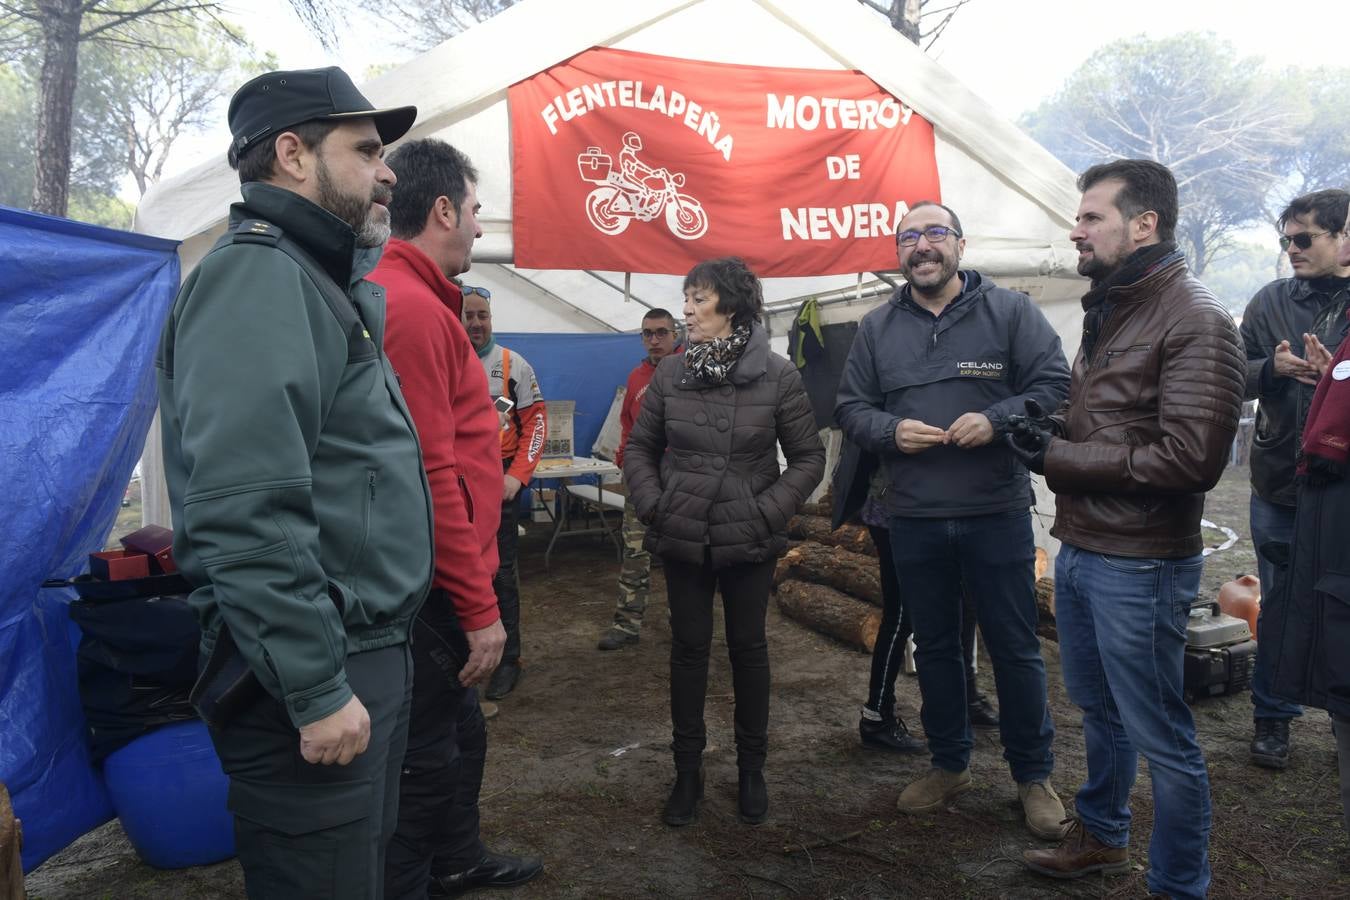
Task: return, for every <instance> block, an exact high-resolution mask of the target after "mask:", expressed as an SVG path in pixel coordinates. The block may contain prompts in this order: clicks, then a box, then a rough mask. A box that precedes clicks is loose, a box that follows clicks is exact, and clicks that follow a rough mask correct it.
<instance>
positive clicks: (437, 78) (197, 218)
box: [136, 0, 1083, 516]
mask: <svg viewBox="0 0 1350 900" xmlns="http://www.w3.org/2000/svg"><path fill="white" fill-rule="evenodd" d="M594 46H602V47H613V48H618V49H625V50H635V51H641V52H645V53H654V54H660V55H665V56H675V57H682V58H688V59H699V60H707V61H712V62H726V63H739V64H743V65H759V66H782V67H792V68H819V69H834V70H839V69H857V70H860V71H861V72H863V73H864V74H866V75H867V76H869V77H870V78H871V79H872V80H873V81H875V82H876V83H877V84H878V85H880V86H881V87H882V88H883V89H885V90H886V91H888V92H890V93H891V94H893V95H894V96H896V97H897V98H899V99H901V100H903V101H904V102H905V103H906V104H908V105H909V106H911V107H912V108H913V109H914V110H915V111H916V112H918V113H919V114H920V115H922V116H923V117H925V118H926V119H928V120H929V121H930V122H932V123H933V126H934V131H935V135H936V153H937V163H938V171H939V174H940V177H941V182H942V193H943V200H944V202H946V203H947V204H948V205H949V206H951V207H952V208H954V209H955V210H956V211H957V212H958V214H959V215H960V216H961V219H962V224H963V226H964V229H965V233H966V236H967V251H966V257H965V265H966V266H967V267H970V268H976V269H979V270H980V271H982V272H984V273H985V274H987V275H989V276H991V277H993V278H994V279H995V280H996V281H997V282H998V283H1000V284H1002V285H1004V286H1008V287H1014V288H1016V289H1019V290H1023V291H1026V292H1027V293H1028V294H1030V295H1031V296H1032V297H1033V298H1035V299H1036V300H1037V301H1038V302H1039V303H1041V304H1042V306H1043V308H1044V309H1045V311H1046V313H1047V315H1048V316H1049V317H1050V319H1051V321H1052V322H1053V323H1054V324H1055V326H1056V327H1057V328H1058V329H1059V331H1060V333H1061V334H1062V335H1063V336H1064V339H1065V351H1066V353H1070V354H1072V353H1073V352H1075V351H1076V349H1077V335H1078V322H1079V320H1080V317H1081V311H1080V310H1079V308H1078V305H1077V298H1078V297H1079V295H1081V293H1082V290H1083V283H1082V280H1081V279H1080V278H1078V276H1077V275H1076V273H1075V272H1074V268H1073V261H1074V256H1075V255H1074V253H1073V250H1072V247H1071V245H1070V244H1069V243H1068V240H1067V234H1068V231H1069V229H1070V227H1071V226H1072V222H1073V213H1074V210H1075V208H1076V206H1077V202H1078V194H1077V192H1076V190H1075V189H1074V179H1073V175H1072V173H1071V172H1070V171H1069V170H1068V169H1067V168H1065V167H1064V165H1063V164H1061V163H1060V162H1059V161H1058V160H1056V159H1055V158H1054V157H1052V156H1051V155H1050V154H1049V153H1048V152H1047V151H1045V150H1044V149H1043V148H1042V147H1040V146H1039V145H1038V144H1036V143H1035V142H1034V141H1033V140H1032V139H1031V138H1030V137H1028V136H1027V135H1026V134H1024V133H1023V132H1021V131H1020V130H1019V129H1017V128H1016V127H1015V126H1014V125H1012V124H1011V123H1009V122H1008V121H1006V120H1005V119H1003V118H1002V117H1001V116H1000V115H999V114H998V113H997V112H996V111H995V110H994V109H993V108H992V107H990V106H989V105H988V104H987V103H986V102H984V101H983V100H981V99H980V98H978V97H976V96H975V95H974V94H972V93H971V92H970V91H969V90H967V89H966V88H965V87H963V86H962V85H961V83H960V82H959V81H958V80H957V79H956V78H955V77H954V76H953V75H952V74H951V73H950V72H948V71H946V70H945V69H943V68H942V66H940V65H939V64H938V63H936V62H934V61H933V60H931V59H929V58H928V57H927V56H925V55H924V54H923V53H922V52H921V51H920V50H919V49H918V48H917V47H915V46H914V45H913V44H911V43H910V42H909V41H907V40H905V39H904V38H903V37H902V36H901V35H900V34H898V33H897V32H895V31H894V30H893V29H891V28H889V27H887V24H886V23H885V22H884V21H883V20H881V19H880V18H878V17H877V16H876V15H875V14H874V13H872V12H870V11H869V10H867V9H866V8H864V7H863V6H862V5H861V4H859V3H857V2H856V0H625V2H623V3H615V2H612V0H526V2H523V3H520V4H518V5H516V6H514V7H511V8H510V9H508V10H506V11H505V12H503V13H501V14H500V15H498V16H495V17H494V18H492V19H490V20H489V21H487V22H485V23H483V24H481V25H478V26H475V27H474V28H472V29H470V30H469V31H466V32H464V33H462V34H460V35H458V36H457V37H455V38H453V39H451V40H449V41H446V42H445V43H443V44H441V45H440V46H438V47H436V48H435V49H433V50H430V51H428V52H427V53H424V54H422V55H421V56H419V57H417V58H415V59H413V60H411V61H410V62H408V63H406V64H405V65H403V66H400V67H399V68H398V69H395V70H393V71H391V72H388V73H386V74H384V75H382V76H380V77H379V78H377V79H375V80H374V81H371V82H369V83H367V84H365V85H363V86H362V89H363V91H364V92H365V93H366V95H367V96H368V97H369V98H370V99H371V101H372V102H374V103H375V104H376V105H377V106H386V105H399V104H404V103H416V104H417V106H418V120H417V124H416V125H415V126H414V127H413V129H412V131H411V132H410V134H409V136H410V137H414V138H417V137H429V136H435V137H439V138H442V139H444V140H447V141H449V142H450V143H452V144H454V145H455V146H456V147H458V148H460V149H461V150H463V151H464V152H465V153H467V154H468V156H469V157H470V158H471V159H472V160H473V161H474V164H475V165H476V166H477V168H478V170H479V173H480V176H481V177H480V181H479V184H478V195H479V199H480V200H481V201H482V203H483V205H484V214H483V217H482V222H483V228H484V232H485V233H484V236H483V238H482V239H481V240H480V241H479V242H478V243H477V244H476V246H475V250H474V260H475V265H474V268H473V271H472V273H471V274H470V275H469V276H467V280H469V281H470V282H471V283H475V284H482V285H484V286H486V287H488V288H490V289H491V290H492V292H493V297H494V304H493V306H494V325H495V327H496V328H497V329H498V330H500V331H504V332H509V331H526V332H557V331H562V332H566V331H581V332H586V331H628V330H635V329H636V328H637V327H638V325H639V322H640V320H641V318H642V314H643V312H644V311H645V309H646V308H647V306H665V307H668V308H675V309H678V305H679V303H680V294H679V279H678V278H677V277H674V276H669V275H666V276H661V275H640V274H638V275H632V276H631V278H628V277H626V276H625V274H624V273H616V272H589V271H540V270H529V269H519V268H516V267H514V266H513V265H512V264H511V263H512V258H513V256H512V242H511V216H512V210H511V147H510V129H509V124H508V122H509V120H508V114H507V99H506V95H507V88H508V87H509V86H510V85H511V84H513V83H515V82H517V81H520V80H522V79H525V78H528V77H530V76H532V75H534V74H535V73H537V72H540V71H542V70H544V69H547V68H548V67H550V66H552V65H555V64H556V63H559V62H561V61H563V60H566V59H568V58H569V57H571V56H574V55H575V54H577V53H579V52H581V51H583V50H586V49H588V48H590V47H594ZM237 198H238V179H237V177H236V175H235V173H234V172H232V171H231V170H230V169H229V168H228V166H227V165H226V163H225V160H224V152H223V149H222V152H221V153H220V154H218V155H217V156H216V157H215V158H213V159H211V160H210V161H209V162H205V163H203V164H202V165H199V166H197V167H195V168H193V169H192V170H190V171H188V172H186V173H184V174H182V175H180V176H178V177H176V178H173V179H169V180H167V181H165V182H163V183H162V184H159V185H157V186H155V187H153V188H151V189H150V191H149V192H148V193H147V194H146V197H145V199H144V200H143V201H142V203H141V205H140V208H139V209H138V211H137V215H136V230H138V231H142V232H145V233H149V234H154V235H160V236H163V237H169V238H175V239H178V240H182V241H183V242H184V243H183V245H182V248H181V250H180V255H181V257H182V262H183V270H184V272H186V271H188V269H189V268H190V267H191V266H192V265H193V264H195V263H196V261H197V260H198V259H200V258H201V256H202V255H203V254H204V253H205V252H206V251H207V250H208V249H209V248H210V246H211V244H212V242H214V241H215V239H216V238H217V237H218V236H219V235H220V234H221V233H222V231H223V230H224V227H225V216H226V212H227V208H228V206H229V204H230V203H231V202H233V201H234V200H236V199H237ZM626 286H627V290H625V287H626ZM890 290H891V287H890V285H889V284H888V283H886V281H885V280H883V278H879V277H878V276H877V275H876V274H874V273H859V274H858V275H855V276H847V275H845V276H837V275H836V276H830V277H823V278H786V279H770V280H768V281H766V284H765V300H766V302H767V303H768V304H769V311H770V314H771V315H770V330H771V332H772V333H773V334H775V335H776V339H777V341H779V342H780V344H779V347H780V349H781V348H782V344H781V342H782V341H783V339H784V336H785V334H786V332H787V320H786V316H787V315H789V314H790V313H791V312H792V311H793V310H794V308H795V307H796V305H797V304H798V303H799V302H800V301H801V300H802V299H803V298H805V297H810V296H814V297H817V298H818V299H820V300H821V301H822V302H823V303H824V305H825V307H826V310H825V319H824V320H825V321H826V322H830V321H838V320H841V319H851V318H856V317H857V316H859V315H861V314H862V313H863V312H865V311H866V310H868V309H870V308H872V307H873V306H874V305H875V304H876V303H878V302H880V300H881V298H882V297H883V296H885V295H886V294H888V293H889V292H890ZM627 298H631V299H627ZM151 443H152V445H153V444H155V443H157V442H153V441H152V442H151ZM154 449H155V448H154V447H153V446H152V447H149V448H148V450H149V451H150V452H151V453H153V451H154ZM150 468H152V469H153V468H154V465H153V461H152V463H151V465H150ZM147 515H150V512H149V510H147ZM160 515H165V516H166V513H160Z"/></svg>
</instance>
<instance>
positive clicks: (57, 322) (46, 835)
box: [0, 207, 179, 871]
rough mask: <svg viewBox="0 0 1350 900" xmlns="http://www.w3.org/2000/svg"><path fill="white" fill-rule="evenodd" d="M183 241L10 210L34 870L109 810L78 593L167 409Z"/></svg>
mask: <svg viewBox="0 0 1350 900" xmlns="http://www.w3.org/2000/svg"><path fill="white" fill-rule="evenodd" d="M176 248H177V245H176V244H175V243H173V242H171V241H163V240H158V239H155V238H148V237H144V236H141V235H135V234H130V233H127V232H120V231H112V230H109V229H106V228H97V227H95V226H92V225H84V224H81V223H78V222H71V221H69V220H66V219H55V218H50V217H48V216H40V215H36V214H34V213H27V212H19V211H17V210H12V209H7V208H4V207H0V285H3V294H0V465H3V471H4V482H3V485H4V490H5V494H6V497H7V499H8V502H7V503H6V504H5V509H6V517H5V524H4V528H3V531H2V532H0V781H3V782H4V783H5V784H6V786H7V787H8V788H9V792H10V794H11V795H12V797H13V800H14V808H15V813H16V814H17V815H18V817H19V818H20V819H22V820H23V824H24V847H23V866H24V870H25V871H31V870H32V869H33V868H35V867H36V866H37V865H38V864H39V863H41V862H42V861H43V860H44V859H46V858H47V857H48V856H50V855H51V854H53V853H55V852H57V851H58V850H60V849H61V848H62V847H64V846H65V845H66V844H68V843H70V842H71V841H72V840H74V839H75V838H76V837H78V836H80V835H81V834H83V833H84V832H86V831H88V830H89V829H90V828H92V827H94V826H95V825H97V824H99V823H100V822H103V821H105V820H107V819H108V818H110V817H111V816H112V807H111V806H110V804H109V801H108V797H107V794H106V793H105V791H104V789H103V785H102V783H101V781H100V780H99V777H98V773H97V772H96V771H95V770H94V769H93V768H92V767H91V766H90V764H89V757H88V753H87V751H86V749H85V735H84V717H83V715H82V714H81V712H80V699H79V695H78V693H77V690H76V681H75V654H74V646H75V643H76V642H77V641H78V633H77V632H76V630H75V628H74V626H73V625H72V624H71V622H70V619H69V617H68V616H67V614H66V604H67V603H68V602H69V601H70V600H71V599H72V598H73V593H72V592H70V591H68V590H52V589H46V590H44V589H40V588H39V587H38V586H39V585H40V584H41V583H42V581H43V580H44V579H48V578H68V577H72V576H74V575H77V574H79V573H81V572H83V571H85V570H86V569H87V568H88V565H87V555H88V554H89V553H90V552H91V551H95V550H100V549H102V545H103V543H104V540H105V539H106V537H107V535H108V532H109V530H110V529H111V528H112V525H113V522H114V521H115V519H116V516H117V510H118V507H119V505H120V503H121V500H122V495H123V491H124V490H125V488H126V485H127V482H128V480H129V479H130V477H131V473H132V469H133V467H134V466H135V464H136V460H137V459H138V458H139V457H140V453H141V448H142V445H143V444H144V442H145V434H146V430H147V429H148V428H149V425H150V420H151V417H152V415H153V413H154V410H155V388H154V374H153V373H154V348H155V342H156V339H157V338H158V336H159V330H160V325H161V323H162V322H163V319H164V316H165V314H166V313H167V312H168V309H169V305H170V303H171V302H172V300H173V296H174V293H175V291H177V289H178V281H179V273H178V256H177V253H176Z"/></svg>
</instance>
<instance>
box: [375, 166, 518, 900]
mask: <svg viewBox="0 0 1350 900" xmlns="http://www.w3.org/2000/svg"><path fill="white" fill-rule="evenodd" d="M387 163H388V165H389V167H390V169H392V170H393V171H394V172H395V174H396V175H397V176H398V178H399V183H400V189H399V193H398V196H397V197H396V198H395V200H394V202H393V204H392V205H391V206H390V225H391V228H392V231H393V235H394V237H393V239H392V240H390V241H389V243H388V245H387V246H386V247H385V251H384V257H383V258H382V259H381V260H380V264H379V266H378V267H377V268H376V269H375V271H374V272H373V273H372V274H371V276H370V278H371V280H372V281H375V282H376V283H378V284H382V285H384V287H385V288H386V290H387V291H388V297H387V298H386V306H387V310H388V312H387V315H388V322H387V325H386V330H385V352H386V353H387V354H388V355H389V359H390V361H391V362H392V363H393V366H394V369H395V370H396V371H397V372H398V373H399V379H400V382H401V384H402V387H403V395H404V398H405V399H406V400H407V403H408V408H409V410H410V411H411V412H412V417H413V422H414V424H415V425H416V426H417V434H418V438H419V440H420V441H421V444H422V458H423V461H424V464H425V466H426V470H427V481H428V482H429V483H430V485H431V495H432V500H433V502H434V504H435V520H436V535H435V540H436V573H435V578H434V581H433V583H432V592H431V596H430V597H428V598H427V602H426V603H425V604H424V605H423V607H422V610H421V611H420V612H419V613H418V616H417V621H416V623H415V625H414V628H413V641H412V656H413V695H412V722H411V724H410V726H409V730H408V750H407V755H406V757H405V758H404V762H403V774H402V778H401V780H400V789H399V818H398V829H397V831H396V832H395V834H394V839H393V841H392V843H391V844H390V847H389V852H388V855H387V857H386V866H385V896H386V897H387V898H389V900H398V898H404V897H407V898H414V897H416V898H421V897H426V896H449V895H453V894H457V893H461V892H463V891H465V890H469V889H471V888H474V887H481V886H489V885H491V886H503V885H511V884H519V883H521V882H524V881H528V880H529V879H530V878H533V877H534V876H535V875H537V874H539V872H540V871H542V869H543V864H542V863H541V862H540V861H539V860H537V859H532V858H528V857H513V856H506V855H504V854H498V853H492V852H490V851H489V850H488V849H487V848H486V847H485V846H483V843H482V841H481V840H480V839H479V834H478V792H479V788H480V786H481V784H482V780H483V761H484V758H485V757H486V755H487V731H486V727H485V725H484V722H483V714H482V711H481V710H480V709H479V706H478V692H477V691H476V690H475V689H474V685H477V684H479V683H481V682H482V681H483V680H484V679H486V678H487V677H488V676H489V675H491V674H492V671H493V669H495V668H496V667H497V664H498V662H499V661H500V660H501V655H502V647H503V646H504V644H505V642H506V632H505V630H504V629H503V628H502V623H501V616H500V614H499V613H498V610H497V600H496V595H495V594H494V593H493V590H492V576H493V573H494V572H495V571H496V568H497V526H498V517H499V515H500V507H499V505H498V502H497V498H498V496H499V495H500V494H501V491H502V469H501V464H500V462H499V447H500V440H499V437H498V426H497V421H498V420H497V412H496V410H494V409H493V408H492V404H491V401H490V400H489V398H488V391H487V378H486V376H485V375H484V373H483V367H482V366H481V365H479V363H478V356H477V354H476V353H475V352H474V349H473V346H472V345H471V344H470V343H469V337H468V335H467V334H466V333H465V331H464V327H463V326H462V325H461V324H460V321H459V316H460V309H461V306H462V305H463V295H462V294H461V293H460V290H459V288H458V286H456V285H455V283H454V282H452V281H450V278H452V277H454V276H456V275H459V274H460V273H462V272H464V271H466V270H467V269H468V268H469V263H470V257H471V253H472V250H473V242H474V240H475V239H476V238H478V237H481V236H482V230H481V229H480V228H479V226H478V210H479V208H480V205H479V203H478V195H477V181H478V173H477V171H475V169H474V168H473V165H472V164H471V163H470V162H469V160H468V158H467V157H465V156H464V154H462V153H460V152H459V151H458V150H456V149H455V148H454V147H451V146H450V145H449V144H446V143H444V142H442V141H437V140H420V141H412V142H410V143H407V144H403V145H402V146H400V147H399V148H398V149H397V150H395V151H394V152H393V153H392V154H390V156H389V159H388V160H387Z"/></svg>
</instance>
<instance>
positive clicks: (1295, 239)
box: [1280, 231, 1331, 250]
mask: <svg viewBox="0 0 1350 900" xmlns="http://www.w3.org/2000/svg"><path fill="white" fill-rule="evenodd" d="M1324 234H1331V232H1330V231H1300V232H1299V233H1298V234H1282V235H1280V250H1288V249H1289V245H1290V244H1293V245H1294V246H1295V247H1297V248H1298V249H1300V250H1307V249H1308V248H1309V247H1311V246H1312V242H1313V238H1315V237H1321V236H1322V235H1324Z"/></svg>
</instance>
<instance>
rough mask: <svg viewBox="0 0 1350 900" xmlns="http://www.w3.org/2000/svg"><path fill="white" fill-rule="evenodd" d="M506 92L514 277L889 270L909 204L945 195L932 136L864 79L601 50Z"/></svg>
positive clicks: (906, 109) (907, 110) (924, 124)
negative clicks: (704, 263)
mask: <svg viewBox="0 0 1350 900" xmlns="http://www.w3.org/2000/svg"><path fill="white" fill-rule="evenodd" d="M508 97H509V100H510V107H511V136H512V153H513V159H512V178H513V184H514V187H513V204H514V209H513V211H512V219H513V229H514V231H513V235H514V243H515V263H516V265H518V266H523V267H526V268H533V269H602V270H610V271H618V272H651V273H665V274H676V275H682V274H684V273H685V272H687V271H688V270H689V269H690V267H692V266H693V265H694V263H696V262H698V261H699V260H703V259H708V258H710V257H714V256H728V255H737V256H742V257H744V258H745V260H746V261H747V262H748V263H749V264H750V266H751V268H753V269H754V270H755V272H757V273H758V274H760V275H763V276H791V275H827V274H838V273H846V272H867V271H872V270H875V269H893V268H895V237H894V235H895V226H896V224H897V223H898V222H899V220H900V217H901V216H902V215H903V214H904V213H905V212H906V211H907V210H908V209H909V204H912V203H915V202H917V201H919V200H939V201H940V200H941V196H940V193H939V188H938V172H937V161H936V159H935V157H934V154H933V126H932V125H931V124H930V123H929V122H927V121H926V120H924V119H923V118H922V117H920V116H919V115H918V114H916V113H915V112H914V111H913V110H911V109H910V108H909V107H907V106H905V104H904V103H903V102H901V101H899V100H897V99H896V98H895V97H892V96H891V95H890V94H888V93H886V92H885V91H883V90H882V89H881V88H879V87H878V86H877V85H876V83H875V82H873V81H872V80H871V79H870V78H868V77H867V76H865V75H863V74H862V73H860V72H854V71H847V72H841V71H825V70H819V69H769V68H761V67H758V66H736V65H726V64H723V63H709V62H695V61H691V60H685V59H672V58H670V57H665V56H652V55H650V54H646V53H632V52H628V51H623V50H609V49H601V48H597V49H592V50H587V51H586V52H584V53H581V54H579V55H577V56H575V57H573V58H572V59H570V60H568V61H567V62H565V63H561V64H559V65H556V66H554V67H553V68H551V69H547V70H545V71H543V72H540V73H539V74H538V75H535V76H534V77H532V78H529V79H526V80H525V81H522V82H520V83H519V84H516V85H513V86H512V87H511V89H510V91H509V94H508Z"/></svg>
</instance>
